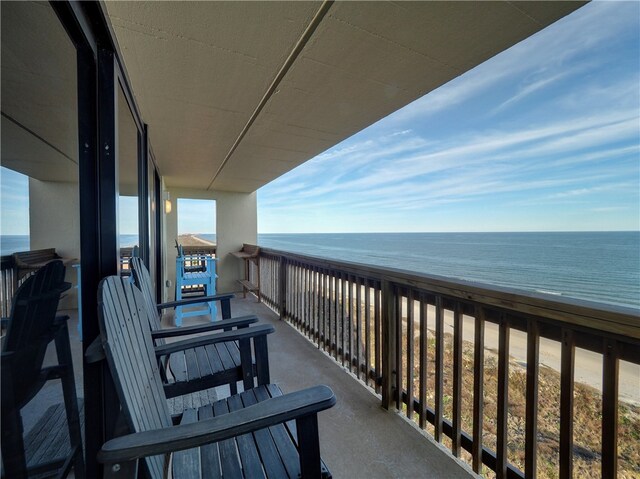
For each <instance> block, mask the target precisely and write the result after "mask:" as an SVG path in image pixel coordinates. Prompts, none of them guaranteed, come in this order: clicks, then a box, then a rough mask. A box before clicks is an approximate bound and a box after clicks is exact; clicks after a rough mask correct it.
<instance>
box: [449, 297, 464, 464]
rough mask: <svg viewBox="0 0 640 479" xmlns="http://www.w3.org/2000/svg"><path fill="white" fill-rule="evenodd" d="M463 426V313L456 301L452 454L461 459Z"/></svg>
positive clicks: (454, 315) (454, 314)
mask: <svg viewBox="0 0 640 479" xmlns="http://www.w3.org/2000/svg"><path fill="white" fill-rule="evenodd" d="M461 424H462V312H461V310H460V303H459V302H457V301H456V304H455V309H454V312H453V437H452V438H451V452H453V455H454V456H456V457H460V448H461V445H462V444H461V434H462V433H461Z"/></svg>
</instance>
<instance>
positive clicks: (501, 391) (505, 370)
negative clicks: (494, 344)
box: [496, 314, 509, 479]
mask: <svg viewBox="0 0 640 479" xmlns="http://www.w3.org/2000/svg"><path fill="white" fill-rule="evenodd" d="M498 342H499V346H498V427H497V436H498V437H497V441H496V443H497V447H496V477H497V478H498V479H506V477H507V463H508V458H507V437H508V429H507V416H508V412H509V322H508V319H507V316H506V315H505V314H501V315H500V329H499V335H498Z"/></svg>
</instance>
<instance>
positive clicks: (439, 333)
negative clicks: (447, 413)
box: [434, 296, 444, 442]
mask: <svg viewBox="0 0 640 479" xmlns="http://www.w3.org/2000/svg"><path fill="white" fill-rule="evenodd" d="M443 313H444V311H443V309H442V297H441V296H436V378H435V380H436V385H435V422H434V427H435V429H434V439H435V440H436V441H438V442H442V391H443V389H444V314H443Z"/></svg>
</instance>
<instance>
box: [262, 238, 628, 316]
mask: <svg viewBox="0 0 640 479" xmlns="http://www.w3.org/2000/svg"><path fill="white" fill-rule="evenodd" d="M258 243H259V244H260V245H261V246H264V247H267V248H273V249H279V250H284V251H291V252H297V253H302V254H308V255H313V256H321V257H327V258H333V259H337V260H344V261H350V262H354V263H364V264H372V265H377V266H383V267H384V266H386V267H392V268H397V269H404V270H409V271H415V272H418V273H425V274H433V275H439V276H447V277H450V278H458V279H463V280H467V281H477V282H480V283H486V284H490V285H496V286H505V287H510V288H516V289H520V290H523V291H534V292H541V293H547V294H552V295H556V296H564V297H571V298H577V299H586V300H591V301H596V302H601V303H608V304H616V305H623V306H631V307H634V308H640V232H638V231H634V232H593V233H583V232H575V233H573V232H572V233H365V234H361V233H350V234H346V233H345V234H263V235H258Z"/></svg>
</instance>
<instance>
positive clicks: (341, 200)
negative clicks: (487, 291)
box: [259, 4, 640, 231]
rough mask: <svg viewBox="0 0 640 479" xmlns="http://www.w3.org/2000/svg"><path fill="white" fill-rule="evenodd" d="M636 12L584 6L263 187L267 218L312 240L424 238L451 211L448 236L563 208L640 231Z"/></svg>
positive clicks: (263, 209) (574, 214) (262, 202)
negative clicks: (498, 219) (474, 220)
mask: <svg viewBox="0 0 640 479" xmlns="http://www.w3.org/2000/svg"><path fill="white" fill-rule="evenodd" d="M625 9H626V10H625ZM583 10H584V11H583ZM636 10H640V8H638V6H637V5H636V6H629V5H628V4H624V5H620V4H616V5H614V6H612V5H603V4H595V5H594V4H590V5H587V6H586V7H585V8H584V9H581V10H580V11H578V14H574V15H575V16H570V17H568V18H566V19H564V20H562V21H561V22H559V23H558V24H557V25H555V26H552V27H550V28H549V29H547V30H546V31H543V32H540V33H539V34H537V35H535V36H534V37H532V38H530V39H528V40H526V41H524V42H522V43H520V44H519V45H517V46H516V47H514V48H513V49H512V50H510V51H508V52H504V53H503V54H500V55H498V56H496V57H494V58H493V59H491V60H490V61H489V62H487V63H485V64H484V65H481V66H480V67H478V68H476V69H474V70H472V71H470V72H468V73H466V74H465V75H463V76H461V77H459V78H457V79H455V80H454V81H452V82H450V83H449V84H448V85H445V86H444V87H442V88H440V89H438V90H436V91H434V92H432V93H430V94H429V95H426V96H425V97H423V98H421V99H420V100H418V101H416V102H414V103H413V104H411V105H409V106H407V107H405V108H404V109H402V110H400V111H399V112H396V113H394V114H392V115H390V116H389V117H387V118H386V119H384V120H382V121H380V122H378V123H377V124H375V125H373V126H372V127H370V128H369V129H367V130H364V131H363V132H361V133H359V134H357V135H355V136H353V137H352V138H350V139H348V140H346V141H344V142H343V143H342V144H340V145H338V146H337V147H335V148H333V149H331V150H329V151H327V152H325V153H323V154H322V155H319V156H318V157H316V158H314V159H313V160H311V161H310V162H308V163H306V164H304V165H302V166H301V167H299V168H297V169H296V170H294V171H292V172H291V173H289V174H287V175H285V176H283V177H282V178H281V179H279V180H277V181H276V182H274V183H272V184H270V185H267V186H266V187H264V188H263V189H261V190H260V192H259V205H260V208H261V212H260V216H261V217H263V214H264V212H269V213H268V214H267V215H266V217H268V218H269V221H271V222H275V221H277V218H278V217H280V218H284V217H287V218H289V219H294V218H295V221H299V222H300V224H304V225H305V226H304V228H316V229H315V230H318V228H324V230H333V229H332V224H333V225H334V226H335V227H339V228H345V229H346V230H353V228H357V227H359V226H360V225H361V224H362V223H364V224H367V220H368V222H369V223H368V226H367V228H370V229H369V231H371V230H380V229H381V228H387V229H386V230H389V229H388V228H394V227H397V225H398V224H405V225H407V226H406V227H405V228H404V230H410V229H411V230H416V228H420V224H421V223H420V218H425V217H426V216H428V215H429V214H431V212H433V214H435V212H440V213H439V214H440V216H438V217H439V218H442V217H443V215H445V212H446V213H447V214H448V215H449V218H450V219H448V220H447V221H448V223H447V224H453V223H454V222H455V221H456V218H458V221H462V223H461V225H462V226H461V229H464V224H465V223H464V221H463V220H462V218H468V215H469V211H471V210H478V211H479V212H483V213H484V212H489V211H493V212H497V211H500V212H501V213H500V215H501V216H502V217H505V218H506V217H509V216H510V215H511V216H512V217H517V218H522V217H523V214H522V213H521V212H519V210H520V209H523V208H524V209H526V210H527V212H531V211H538V213H537V214H538V216H539V217H544V216H545V211H548V212H549V213H548V214H550V215H551V212H553V216H556V215H557V213H558V212H559V211H563V210H558V209H557V207H558V206H559V205H563V207H564V208H565V209H564V211H566V214H568V215H569V214H570V213H569V212H571V216H570V217H571V218H577V217H581V218H593V221H596V219H597V218H598V215H596V214H592V215H589V214H587V212H589V211H595V210H594V208H598V207H599V203H600V204H604V205H607V206H606V207H612V205H624V204H627V205H629V206H628V209H627V210H622V209H621V210H620V211H621V212H623V214H626V215H627V216H626V218H627V223H628V225H631V227H633V225H635V224H638V220H637V219H633V213H634V212H635V213H636V214H637V216H638V215H640V206H639V205H640V181H639V180H640V161H638V158H639V155H640V129H639V126H640V92H639V91H638V88H637V85H638V80H639V78H640V73H639V72H640V61H638V60H637V59H636V57H638V50H640V48H638V45H637V43H638V42H637V37H638V34H639V33H640V32H639V31H638V30H639V28H638V25H637V22H635V21H634V20H630V19H629V17H630V16H631V17H632V16H633V15H632V13H633V12H634V11H636ZM636 18H637V17H636ZM625 39H626V40H625ZM625 41H626V43H624V42H625ZM621 42H622V43H621ZM569 206H571V208H569ZM617 207H618V206H616V208H617ZM553 208H556V210H553ZM576 208H582V211H583V212H584V214H578V213H577V210H576ZM602 208H605V206H602ZM305 212H306V214H307V215H310V216H312V217H313V218H314V223H313V224H310V223H309V222H308V221H307V220H306V219H305ZM349 218H351V220H349ZM356 218H357V219H356ZM431 220H432V221H433V217H432V218H431ZM634 221H635V223H634ZM430 224H431V225H433V223H430ZM518 224H521V221H520V219H519V220H518ZM337 225H340V226H337ZM389 225H393V226H389ZM567 226H568V227H569V228H571V224H570V222H569V220H568V222H567ZM638 226H639V227H640V225H638ZM575 227H579V228H582V229H584V228H585V227H586V228H587V229H588V228H590V226H585V225H579V226H575ZM269 228H273V226H271V227H267V230H268V229H269ZM501 228H502V229H507V230H508V229H509V227H508V225H506V224H505V225H504V227H501ZM627 228H628V227H627ZM593 229H597V228H593ZM312 230H313V229H312Z"/></svg>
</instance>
